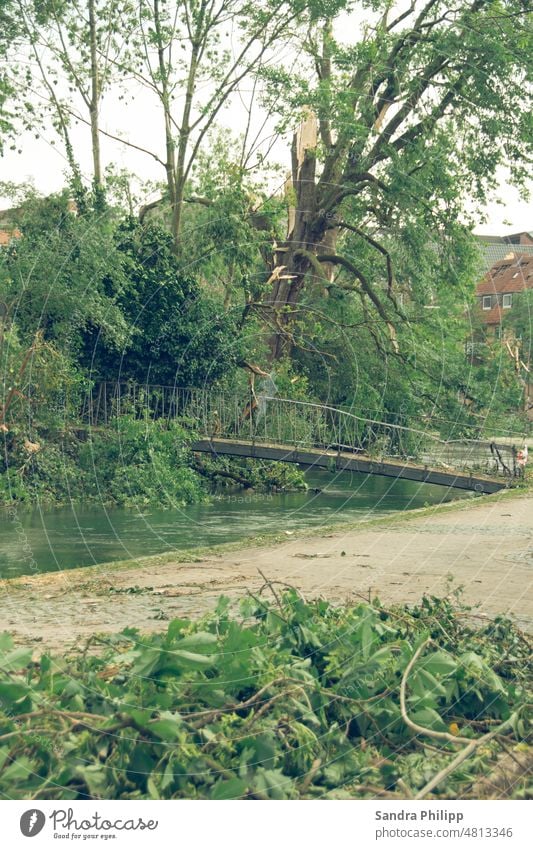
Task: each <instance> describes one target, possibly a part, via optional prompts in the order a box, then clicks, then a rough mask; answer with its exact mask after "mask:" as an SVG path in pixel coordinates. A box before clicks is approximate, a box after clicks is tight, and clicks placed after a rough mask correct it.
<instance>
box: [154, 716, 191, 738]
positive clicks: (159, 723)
mask: <svg viewBox="0 0 533 849" xmlns="http://www.w3.org/2000/svg"><path fill="white" fill-rule="evenodd" d="M147 727H148V728H149V729H150V731H151V733H152V734H155V735H156V737H159V738H160V739H161V740H177V739H178V738H179V737H181V736H182V735H183V723H182V722H181V721H179V720H177V719H157V720H156V721H155V722H150V723H149V725H148V726H147Z"/></svg>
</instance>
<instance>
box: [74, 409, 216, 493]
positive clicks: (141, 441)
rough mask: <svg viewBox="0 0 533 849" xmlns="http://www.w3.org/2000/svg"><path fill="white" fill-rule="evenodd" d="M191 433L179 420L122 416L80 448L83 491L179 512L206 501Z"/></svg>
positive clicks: (79, 459)
mask: <svg viewBox="0 0 533 849" xmlns="http://www.w3.org/2000/svg"><path fill="white" fill-rule="evenodd" d="M190 439H191V433H190V432H189V431H185V430H184V428H183V426H182V425H181V424H180V423H179V422H178V421H173V422H170V423H167V422H165V421H155V422H151V421H149V420H146V421H143V420H138V419H135V418H133V417H132V416H121V417H120V418H118V419H116V420H115V421H114V422H113V425H112V426H111V427H110V428H108V429H106V430H104V431H102V432H97V433H94V434H93V435H92V437H91V439H90V440H89V441H88V442H86V443H84V444H83V445H82V446H81V449H80V451H79V458H78V463H79V467H80V469H81V471H82V474H83V475H84V477H85V487H84V489H85V492H86V493H87V494H88V495H89V496H90V497H91V496H92V497H93V498H94V499H99V498H100V499H101V498H104V500H112V501H114V502H115V503H117V504H124V505H128V506H135V505H144V504H160V505H164V506H169V507H179V506H183V505H185V504H194V503H196V502H198V501H201V500H202V499H203V498H205V497H206V492H205V490H204V488H203V485H202V483H201V480H200V478H199V477H198V475H197V474H196V473H195V472H194V471H193V469H192V468H191V459H190V454H189V451H188V448H187V446H188V443H189V441H190Z"/></svg>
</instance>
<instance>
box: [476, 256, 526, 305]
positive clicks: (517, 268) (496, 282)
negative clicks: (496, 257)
mask: <svg viewBox="0 0 533 849" xmlns="http://www.w3.org/2000/svg"><path fill="white" fill-rule="evenodd" d="M525 289H533V254H532V255H528V254H526V253H524V252H523V251H522V247H521V248H520V253H515V254H513V256H512V258H507V259H504V260H500V261H499V262H496V263H495V264H494V265H493V266H492V268H491V269H490V270H489V271H488V272H487V273H486V274H485V277H484V278H483V280H482V281H481V282H480V283H478V285H477V286H476V295H478V296H480V295H495V294H498V295H502V294H504V293H506V292H523V291H524V290H525Z"/></svg>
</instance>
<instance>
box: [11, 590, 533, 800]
mask: <svg viewBox="0 0 533 849" xmlns="http://www.w3.org/2000/svg"><path fill="white" fill-rule="evenodd" d="M264 589H265V588H264ZM274 589H275V587H274ZM276 597H277V598H278V601H279V604H278V603H276V604H275V605H271V604H269V603H266V602H265V601H264V600H263V598H262V597H261V595H259V596H257V597H247V598H245V599H243V600H242V602H241V607H240V614H239V615H238V616H234V615H233V614H232V613H231V612H230V602H229V599H224V598H222V599H221V600H220V601H219V603H218V606H217V608H216V610H215V611H214V612H213V613H211V614H209V615H208V616H206V617H204V618H203V619H201V620H199V621H196V622H192V621H188V620H181V619H176V620H174V621H172V622H171V623H170V624H169V625H168V628H167V630H166V632H165V633H163V634H158V635H150V636H146V635H141V634H140V633H139V632H138V631H136V630H135V629H131V628H130V629H127V630H126V631H123V632H122V633H121V634H116V635H114V636H110V637H106V638H105V639H104V638H102V639H96V640H94V639H93V640H90V641H89V644H90V643H91V642H93V643H96V645H98V646H99V647H100V650H99V651H98V652H97V653H96V654H95V653H94V648H93V651H91V652H90V653H88V652H87V649H85V650H83V651H77V652H75V653H74V654H72V655H71V656H70V657H67V658H65V657H63V658H59V657H57V658H53V657H50V656H48V655H42V656H41V658H40V660H39V661H38V662H33V661H32V652H31V651H27V650H25V649H18V648H17V649H15V648H13V645H12V642H11V639H10V637H9V636H8V635H7V634H4V635H3V636H2V637H1V639H0V700H1V701H0V709H1V712H0V732H1V733H0V762H1V763H2V768H1V769H0V791H1V792H3V793H4V794H6V795H8V796H9V797H10V798H16V799H23V798H28V797H29V796H31V798H33V799H37V798H39V797H43V798H52V799H80V798H92V799H117V798H121V799H140V798H156V799H170V798H193V799H233V798H253V799H295V798H324V797H325V798H350V797H353V796H356V797H367V798H374V797H375V795H376V793H383V792H384V791H386V792H388V793H390V794H392V796H393V797H394V796H396V797H397V798H402V797H403V796H404V788H405V785H406V784H407V786H408V787H409V789H410V791H411V792H413V793H416V792H417V791H419V790H420V789H421V788H422V787H423V786H424V784H425V783H426V782H427V781H428V780H429V779H430V778H431V777H432V776H433V775H434V774H435V773H437V772H439V771H440V770H441V769H442V768H443V767H444V766H446V765H447V764H448V763H450V762H451V760H452V759H453V758H454V757H455V755H456V754H457V749H456V746H455V745H450V743H448V742H446V741H442V740H440V741H439V742H438V743H435V740H434V739H433V737H432V734H433V733H434V732H441V731H446V730H448V729H450V732H449V733H451V734H459V735H460V737H462V738H471V739H475V738H476V737H478V736H479V735H480V734H482V733H483V731H484V730H485V729H486V728H492V725H491V723H492V722H494V721H496V723H499V722H507V723H508V724H507V726H506V730H504V729H502V732H501V733H502V735H504V738H503V739H504V740H507V743H508V744H509V745H513V740H514V741H518V742H519V743H520V744H521V746H522V747H523V746H524V742H525V740H526V739H527V734H528V726H527V716H526V704H527V702H528V700H529V701H531V698H530V693H528V686H529V684H530V682H531V678H530V675H529V671H530V670H528V668H527V667H528V663H529V662H530V644H529V641H528V640H527V639H526V638H525V637H524V636H523V635H521V634H520V632H519V631H517V630H516V629H515V628H514V627H513V626H512V625H511V624H510V623H509V622H508V621H506V620H505V619H498V620H496V621H495V622H494V623H491V624H488V625H486V626H485V627H484V628H482V629H480V630H472V628H470V627H469V626H467V625H465V620H464V618H460V617H457V615H456V612H455V611H454V609H453V607H452V605H451V604H450V602H449V601H447V600H438V599H426V600H425V601H424V603H423V604H422V605H421V606H420V607H417V608H414V609H412V610H408V609H406V608H395V609H392V610H386V609H384V608H383V607H382V606H381V605H380V604H379V602H378V601H377V600H375V601H374V602H373V603H372V604H367V603H365V604H356V605H355V606H335V605H331V604H329V603H328V602H325V601H322V600H319V601H316V602H313V603H309V604H308V603H305V602H304V601H303V600H302V599H301V598H300V597H299V595H298V594H297V593H296V592H295V591H292V590H290V591H288V592H285V593H284V595H283V597H282V598H279V597H278V594H277V593H276ZM428 637H431V643H430V644H429V645H427V647H426V649H425V650H424V651H423V653H422V654H421V656H420V657H419V659H418V661H417V662H416V663H415V665H414V667H413V668H412V669H411V671H410V673H409V675H408V676H407V665H408V664H409V663H410V661H411V659H412V658H413V655H414V653H415V651H416V650H417V648H419V647H420V646H421V645H422V643H423V642H424V641H426V640H427V639H428ZM89 644H88V645H89ZM102 646H103V648H102ZM402 678H403V679H405V685H406V693H407V703H406V706H407V713H408V716H409V719H410V720H411V721H413V722H417V723H418V724H419V725H421V726H423V727H424V728H425V729H426V732H420V733H419V734H418V735H416V736H415V735H414V734H413V731H412V730H411V729H410V727H408V725H407V724H406V722H405V717H403V716H402V713H401V710H400V703H399V689H400V682H401V680H402ZM498 747H499V744H498V743H496V742H495V741H493V742H492V743H487V744H486V745H484V746H482V747H480V748H479V749H478V750H476V751H475V753H474V754H473V755H472V756H471V757H470V758H469V759H468V760H467V761H466V762H465V763H463V764H462V766H461V768H460V769H458V770H456V771H454V772H452V773H451V774H450V775H449V776H448V777H447V778H446V779H445V780H444V781H442V782H441V783H440V784H439V785H438V787H437V788H436V790H434V791H433V794H432V795H433V796H437V797H440V798H457V797H464V796H465V795H468V789H469V787H470V786H471V785H472V783H473V782H475V780H476V778H479V777H481V776H483V775H484V774H485V773H486V772H487V771H488V770H490V768H491V763H492V762H493V761H494V758H495V756H496V754H497V751H498ZM402 781H403V785H402ZM524 792H525V791H524V782H523V781H518V782H517V783H516V785H515V789H514V795H515V796H516V797H518V798H520V797H523V794H524ZM526 792H527V791H526Z"/></svg>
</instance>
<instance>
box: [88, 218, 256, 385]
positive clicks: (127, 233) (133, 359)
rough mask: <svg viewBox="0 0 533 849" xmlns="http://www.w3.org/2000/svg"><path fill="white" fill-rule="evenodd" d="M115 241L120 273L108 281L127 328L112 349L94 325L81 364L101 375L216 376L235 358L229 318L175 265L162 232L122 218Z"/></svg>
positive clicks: (168, 380)
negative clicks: (121, 277) (121, 342)
mask: <svg viewBox="0 0 533 849" xmlns="http://www.w3.org/2000/svg"><path fill="white" fill-rule="evenodd" d="M116 246H117V247H116V249H117V252H118V254H119V255H120V257H121V261H122V263H123V268H124V274H125V278H126V279H125V282H124V283H123V284H122V281H121V283H120V285H119V286H117V285H116V283H113V281H110V282H109V285H110V286H111V291H112V292H113V298H114V300H116V303H117V306H118V307H119V309H120V313H121V316H123V320H124V321H125V322H126V323H127V326H128V327H129V331H130V332H129V336H128V338H127V340H126V342H125V344H124V345H123V346H122V347H121V348H118V347H116V346H113V345H109V344H108V342H107V340H106V338H105V337H104V336H103V335H102V334H101V331H100V328H99V327H98V325H97V324H94V325H93V326H92V327H91V328H90V330H89V332H88V333H87V334H86V335H85V338H84V349H85V352H84V356H83V362H84V364H85V365H86V367H87V368H89V369H91V371H92V373H93V374H95V375H97V376H98V377H99V378H101V379H107V380H128V379H131V380H136V381H139V382H140V383H143V382H144V383H150V384H158V385H166V386H172V385H178V386H188V385H192V386H200V385H205V384H206V383H207V384H210V383H213V382H214V381H216V380H218V379H219V378H221V377H222V376H223V375H224V374H225V373H226V372H227V371H228V370H229V369H230V368H231V367H232V366H233V365H234V364H235V360H236V359H238V358H239V356H240V346H239V339H238V337H239V334H238V330H237V327H236V324H235V322H234V321H233V319H232V318H231V316H230V315H228V314H227V313H225V312H224V310H223V309H222V305H221V304H220V303H219V302H218V301H217V299H216V298H215V297H213V296H212V295H210V294H208V293H205V292H204V291H202V289H201V288H200V287H199V285H198V283H197V282H196V280H195V279H194V278H193V277H192V276H191V275H190V274H185V273H183V272H182V271H181V270H180V264H179V261H178V259H177V257H176V254H175V252H174V249H173V244H172V239H171V237H170V236H169V234H168V233H167V232H165V231H164V230H163V229H162V228H160V227H158V226H157V225H154V224H151V225H148V226H146V227H141V226H139V225H136V224H135V223H134V222H131V221H129V222H125V223H123V224H122V225H121V226H120V227H119V228H118V230H117V232H116Z"/></svg>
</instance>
